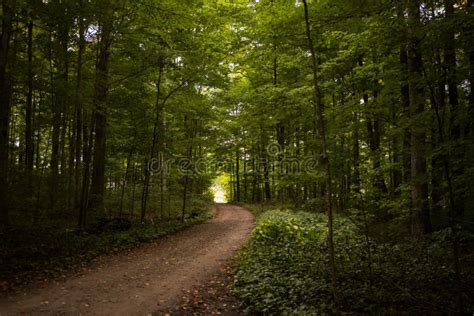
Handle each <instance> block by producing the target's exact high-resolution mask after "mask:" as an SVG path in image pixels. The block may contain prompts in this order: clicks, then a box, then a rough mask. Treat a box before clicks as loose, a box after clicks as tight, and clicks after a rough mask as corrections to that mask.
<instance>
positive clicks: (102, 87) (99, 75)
mask: <svg viewBox="0 0 474 316" xmlns="http://www.w3.org/2000/svg"><path fill="white" fill-rule="evenodd" d="M109 15H111V10H108V12H107V13H105V15H104V18H103V21H102V25H101V32H100V41H99V44H98V45H99V50H98V58H97V64H96V74H95V84H94V101H93V103H94V107H95V109H94V120H95V122H94V123H95V138H94V153H93V166H92V183H91V193H90V195H91V196H90V199H91V203H90V205H89V207H90V208H91V209H93V210H96V211H98V212H99V213H102V212H103V211H104V193H105V161H106V139H107V137H106V131H107V96H108V91H109V59H110V46H111V43H112V17H111V16H109Z"/></svg>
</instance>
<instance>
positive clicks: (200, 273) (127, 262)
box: [0, 204, 253, 316]
mask: <svg viewBox="0 0 474 316" xmlns="http://www.w3.org/2000/svg"><path fill="white" fill-rule="evenodd" d="M216 207H217V215H216V217H215V218H214V219H212V220H209V221H207V222H205V223H203V224H199V225H196V226H193V227H191V228H189V229H187V230H185V231H182V232H179V233H177V234H175V235H171V236H167V237H164V238H162V239H159V240H157V241H156V242H154V243H150V244H146V245H144V246H141V247H138V248H136V249H134V250H132V251H129V252H126V253H125V252H124V253H121V254H118V255H113V256H110V257H108V258H107V259H106V260H104V261H103V262H102V263H101V264H99V265H97V266H94V267H92V268H91V269H90V270H88V271H86V272H84V273H82V274H81V275H78V276H75V277H72V278H70V279H67V280H66V281H64V282H58V283H52V284H48V285H46V286H45V287H43V288H41V289H31V291H29V292H26V293H22V294H21V295H17V294H16V295H14V296H11V297H7V298H1V299H0V315H2V316H3V315H18V314H35V315H37V314H47V315H51V314H52V315H79V314H81V315H151V314H152V313H153V314H165V313H166V312H165V311H170V310H173V309H174V308H175V307H176V305H177V304H180V301H182V299H183V295H182V294H183V293H186V292H187V291H191V290H193V289H195V288H196V287H199V286H202V285H203V284H207V282H209V280H210V279H211V278H212V276H213V275H215V274H216V273H219V271H221V270H222V269H223V267H225V266H226V264H227V261H228V260H229V259H230V258H231V257H232V255H233V254H234V253H235V252H236V251H237V250H238V249H239V248H240V247H241V246H242V244H243V243H244V242H245V240H246V239H247V238H248V236H249V234H250V231H251V229H252V227H253V216H252V214H251V213H250V212H249V211H248V210H246V209H244V208H242V207H238V206H233V205H227V204H217V205H216ZM160 311H161V312H160Z"/></svg>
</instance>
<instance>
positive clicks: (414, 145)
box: [407, 1, 431, 238]
mask: <svg viewBox="0 0 474 316" xmlns="http://www.w3.org/2000/svg"><path fill="white" fill-rule="evenodd" d="M407 9H408V54H407V56H408V86H409V100H410V114H411V119H412V122H411V124H410V125H411V127H410V131H411V203H412V207H411V209H412V214H411V215H412V218H411V232H412V235H413V237H414V238H421V237H422V236H423V235H424V234H427V233H430V232H431V219H430V211H429V206H428V182H427V170H426V148H425V147H426V144H425V143H426V139H425V137H426V135H425V128H424V127H423V125H422V124H420V122H419V118H420V115H421V114H423V112H424V111H425V96H424V86H423V78H422V67H423V65H422V57H421V51H420V36H419V34H418V32H419V30H420V28H421V25H420V2H419V1H408V6H407Z"/></svg>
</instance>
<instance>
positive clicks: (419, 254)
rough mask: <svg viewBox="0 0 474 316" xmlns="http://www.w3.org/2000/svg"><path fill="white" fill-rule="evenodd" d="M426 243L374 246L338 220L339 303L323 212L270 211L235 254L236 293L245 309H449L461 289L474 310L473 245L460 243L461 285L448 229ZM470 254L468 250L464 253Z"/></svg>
mask: <svg viewBox="0 0 474 316" xmlns="http://www.w3.org/2000/svg"><path fill="white" fill-rule="evenodd" d="M428 239H429V240H426V241H425V242H423V243H417V244H413V243H410V242H399V243H396V244H394V243H391V244H389V243H378V242H376V241H375V240H372V239H366V238H365V236H364V235H363V234H362V233H361V232H360V231H359V230H358V228H357V227H356V226H355V225H354V224H353V223H351V222H350V221H349V220H347V219H345V218H342V217H339V218H337V219H336V221H335V245H336V264H337V270H338V283H337V286H338V301H339V303H338V305H337V308H336V305H335V304H334V301H333V296H332V293H331V288H330V284H331V279H330V272H329V270H328V264H327V262H328V255H327V253H328V251H327V244H326V217H325V215H322V214H310V213H304V212H298V213H293V212H289V211H270V212H267V213H264V214H263V215H261V216H260V217H259V219H258V221H257V224H256V227H255V229H254V231H253V232H252V236H251V239H250V242H249V244H248V245H247V247H246V248H245V250H244V251H243V253H242V254H241V255H240V256H239V259H238V269H237V273H236V277H235V284H234V291H235V294H236V295H237V296H238V297H239V298H240V299H241V300H242V301H243V303H244V304H245V306H246V307H247V311H248V312H250V313H257V314H259V313H264V314H269V313H277V314H292V313H296V314H300V313H304V312H306V313H316V314H319V313H333V312H335V311H336V309H338V310H340V311H344V312H349V313H395V314H398V313H400V312H403V313H409V314H417V313H437V314H443V313H453V312H455V311H456V310H457V308H458V303H459V302H458V301H457V297H458V295H456V293H459V291H461V292H462V296H463V300H464V309H465V311H471V312H472V311H474V305H473V303H474V302H473V298H474V288H473V284H474V282H473V273H472V272H473V267H474V265H473V263H474V262H473V261H474V260H473V257H472V250H470V249H471V248H469V245H472V243H471V242H469V240H472V238H465V239H463V241H462V246H463V248H462V250H463V251H462V253H463V255H462V257H461V263H462V267H463V271H462V273H463V275H462V280H461V282H462V284H461V285H459V284H457V283H456V280H455V277H454V276H455V273H454V268H453V264H452V259H451V258H452V255H451V247H450V245H451V234H450V232H449V231H448V230H444V231H439V232H437V233H435V234H433V235H432V236H430V237H429V238H428ZM469 253H470V254H469Z"/></svg>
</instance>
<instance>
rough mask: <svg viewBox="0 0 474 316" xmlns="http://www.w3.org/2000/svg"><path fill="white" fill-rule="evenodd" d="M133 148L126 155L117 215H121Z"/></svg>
mask: <svg viewBox="0 0 474 316" xmlns="http://www.w3.org/2000/svg"><path fill="white" fill-rule="evenodd" d="M134 150H135V148H133V147H131V148H130V151H129V152H128V156H127V167H126V168H125V174H124V176H123V179H122V191H121V193H120V206H119V217H122V212H123V199H124V197H125V188H126V187H127V179H128V177H129V173H130V164H131V162H132V155H133V152H134Z"/></svg>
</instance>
